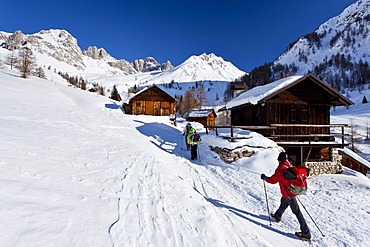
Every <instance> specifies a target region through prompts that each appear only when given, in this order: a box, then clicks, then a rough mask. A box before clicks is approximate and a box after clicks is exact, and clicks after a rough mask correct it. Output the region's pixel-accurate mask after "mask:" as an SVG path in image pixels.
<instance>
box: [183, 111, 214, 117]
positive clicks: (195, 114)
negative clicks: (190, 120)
mask: <svg viewBox="0 0 370 247" xmlns="http://www.w3.org/2000/svg"><path fill="white" fill-rule="evenodd" d="M212 112H214V110H213V109H193V110H191V111H190V112H189V114H188V117H195V118H198V117H208V116H209V114H211V113H212Z"/></svg>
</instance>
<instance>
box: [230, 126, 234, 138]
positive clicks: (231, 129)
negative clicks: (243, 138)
mask: <svg viewBox="0 0 370 247" xmlns="http://www.w3.org/2000/svg"><path fill="white" fill-rule="evenodd" d="M230 137H231V141H233V137H234V128H233V126H232V125H231V126H230Z"/></svg>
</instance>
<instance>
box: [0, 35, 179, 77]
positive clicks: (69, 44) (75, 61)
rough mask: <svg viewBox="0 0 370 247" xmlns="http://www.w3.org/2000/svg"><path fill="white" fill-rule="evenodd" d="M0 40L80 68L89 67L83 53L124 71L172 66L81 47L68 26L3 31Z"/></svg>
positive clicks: (147, 70)
mask: <svg viewBox="0 0 370 247" xmlns="http://www.w3.org/2000/svg"><path fill="white" fill-rule="evenodd" d="M0 44H2V47H3V48H6V49H8V50H13V49H18V48H20V47H22V46H25V45H27V46H28V47H29V48H31V50H33V51H36V52H39V53H41V54H43V55H47V56H50V57H53V58H55V59H57V60H58V61H60V62H65V63H67V64H69V65H72V66H74V67H76V68H77V69H80V70H84V69H86V65H85V63H84V56H87V57H90V58H92V59H94V60H101V61H103V62H105V63H107V64H108V65H109V66H111V67H114V68H118V69H120V70H121V71H122V72H123V74H136V73H140V72H151V71H164V70H169V69H172V68H173V66H172V64H171V62H169V61H167V62H166V63H165V64H160V63H158V62H157V61H156V60H155V59H154V58H153V57H148V58H146V59H137V60H135V61H134V62H132V63H130V62H128V61H126V60H124V59H120V60H118V59H116V58H114V57H112V56H111V55H110V54H109V53H108V52H107V51H106V50H105V49H104V48H97V47H96V46H89V47H88V48H87V50H85V51H82V50H81V48H80V47H79V46H78V43H77V39H76V38H74V37H73V36H72V35H71V34H70V33H68V32H67V31H65V30H53V29H51V30H42V31H40V32H38V33H35V34H30V35H26V34H23V33H22V32H21V31H16V32H14V33H13V34H8V33H4V32H2V33H0ZM101 61H100V62H101Z"/></svg>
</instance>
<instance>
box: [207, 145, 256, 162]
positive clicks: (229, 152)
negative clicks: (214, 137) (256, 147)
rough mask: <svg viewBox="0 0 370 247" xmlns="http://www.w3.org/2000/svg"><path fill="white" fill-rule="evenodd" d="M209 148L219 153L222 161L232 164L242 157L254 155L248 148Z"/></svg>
mask: <svg viewBox="0 0 370 247" xmlns="http://www.w3.org/2000/svg"><path fill="white" fill-rule="evenodd" d="M209 147H210V148H211V150H212V151H213V152H215V153H217V154H218V155H219V156H220V158H221V159H222V160H224V161H225V162H228V163H231V162H233V161H235V160H238V159H240V158H242V157H250V156H251V155H252V154H254V151H250V150H248V149H247V148H246V147H237V148H234V149H229V148H220V147H212V146H209Z"/></svg>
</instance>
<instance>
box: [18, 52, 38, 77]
mask: <svg viewBox="0 0 370 247" xmlns="http://www.w3.org/2000/svg"><path fill="white" fill-rule="evenodd" d="M35 64H36V58H35V56H34V55H33V54H32V51H31V49H30V48H27V47H24V48H22V49H21V50H19V54H18V63H17V68H18V69H19V71H20V72H21V74H22V75H21V77H23V78H27V77H28V76H29V75H30V74H31V73H32V70H33V68H34V66H35Z"/></svg>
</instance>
